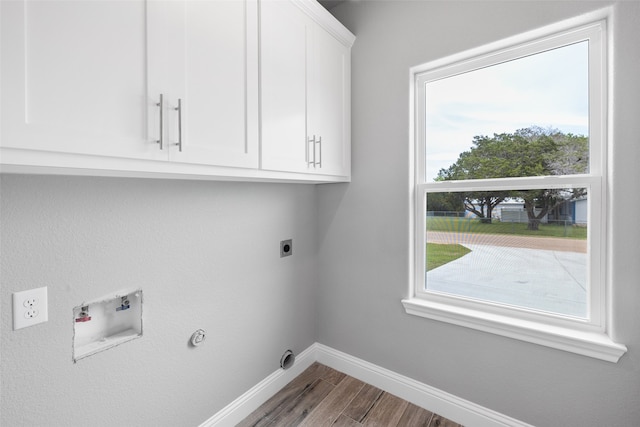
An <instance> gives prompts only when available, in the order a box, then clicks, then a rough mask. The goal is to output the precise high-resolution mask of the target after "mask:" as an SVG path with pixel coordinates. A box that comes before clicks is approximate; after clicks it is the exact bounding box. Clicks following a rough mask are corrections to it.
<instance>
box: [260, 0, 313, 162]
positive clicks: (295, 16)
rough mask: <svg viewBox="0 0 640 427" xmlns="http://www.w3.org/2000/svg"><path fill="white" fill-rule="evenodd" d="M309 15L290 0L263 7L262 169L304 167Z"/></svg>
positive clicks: (305, 155) (305, 157) (268, 2)
mask: <svg viewBox="0 0 640 427" xmlns="http://www.w3.org/2000/svg"><path fill="white" fill-rule="evenodd" d="M307 31H308V21H307V18H306V17H305V16H304V15H303V14H302V13H301V12H300V10H299V9H298V8H297V7H296V6H295V5H293V4H291V3H289V2H282V1H279V2H276V1H265V2H263V3H262V8H261V95H262V96H261V107H262V109H261V112H262V120H261V124H262V140H261V143H262V168H263V169H269V170H281V171H291V172H307V171H308V166H307V162H306V160H305V159H307V155H308V153H307V149H308V148H307V136H306V135H307V133H306V105H307V99H306V97H307V93H306V65H307V64H306V50H307Z"/></svg>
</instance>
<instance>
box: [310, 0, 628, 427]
mask: <svg viewBox="0 0 640 427" xmlns="http://www.w3.org/2000/svg"><path fill="white" fill-rule="evenodd" d="M606 4H611V2H609V3H600V2H591V1H588V2H586V1H585V2H577V1H565V2H554V1H539V2H526V1H511V2H504V1H495V2H492V1H468V2H454V1H407V2H403V1H359V2H347V3H346V4H343V5H341V6H338V7H337V8H335V9H333V10H332V13H333V14H334V15H336V16H337V17H338V19H340V20H341V21H342V22H343V23H344V24H345V25H346V26H347V27H348V28H349V29H350V30H351V31H352V32H353V33H354V34H355V35H356V36H357V39H356V42H355V45H354V47H353V56H352V70H353V74H352V76H353V77H352V99H353V103H352V142H353V182H352V183H351V184H349V185H332V186H322V187H321V188H320V189H319V194H318V196H319V202H318V206H319V209H320V211H319V221H320V227H319V239H320V247H319V267H318V271H319V275H320V287H319V295H318V303H319V310H318V311H319V316H320V317H319V330H318V334H319V341H320V342H321V343H323V344H325V345H328V346H331V347H333V348H336V349H338V350H341V351H344V352H346V353H349V354H351V355H354V356H357V357H360V358H363V359H365V360H367V361H369V362H372V363H375V364H378V365H381V366H383V367H385V368H388V369H391V370H393V371H396V372H399V373H401V374H404V375H407V376H409V377H412V378H415V379H417V380H419V381H422V382H424V383H426V384H429V385H431V386H434V387H437V388H440V389H442V390H445V391H447V392H450V393H453V394H455V395H457V396H460V397H462V398H465V399H468V400H470V401H472V402H476V403H478V404H480V405H483V406H486V407H488V408H491V409H494V410H497V411H499V412H502V413H504V414H507V415H510V416H512V417H515V418H517V419H521V420H523V421H525V422H529V423H531V424H534V425H537V426H563V427H566V426H603V425H610V426H620V427H631V426H637V425H640V353H639V352H638V347H639V346H640V310H639V309H638V305H639V303H640V279H639V277H640V263H638V256H639V255H640V246H639V243H638V242H640V226H639V225H638V224H639V222H638V217H637V216H634V215H632V213H633V212H638V209H640V198H638V197H636V196H634V195H637V184H638V182H640V168H638V164H640V136H639V135H640V120H638V118H639V117H640V79H639V78H638V75H639V70H640V48H639V47H638V46H639V43H640V2H638V1H621V2H618V3H615V5H616V6H615V7H616V12H617V13H616V22H615V24H616V27H615V28H616V30H615V49H614V52H613V54H614V56H615V92H614V94H613V107H614V110H613V112H614V114H615V122H614V129H613V131H614V138H615V143H614V146H613V150H612V159H611V160H612V165H613V171H614V179H613V180H612V182H611V186H612V188H613V190H614V195H615V199H613V200H611V204H612V205H614V206H617V208H616V209H614V210H613V211H612V215H613V221H612V223H613V226H612V229H611V236H612V237H613V246H612V249H613V251H612V256H613V263H612V267H613V272H612V275H613V279H614V282H615V289H616V293H615V295H614V301H613V305H614V308H615V315H614V320H615V338H616V339H617V340H619V341H620V342H623V343H625V344H626V345H627V346H628V348H629V352H628V353H627V354H626V355H625V356H623V358H622V359H621V360H620V362H619V363H617V364H612V363H608V362H603V361H600V360H594V359H590V358H587V357H583V356H578V355H575V354H572V353H567V352H562V351H559V350H553V349H550V348H546V347H541V346H537V345H533V344H529V343H525V342H520V341H516V340H513V339H509V338H503V337H498V336H494V335H491V334H487V333H482V332H477V331H474V330H470V329H466V328H462V327H457V326H453V325H449V324H445V323H440V322H437V321H431V320H427V319H424V318H419V317H415V316H410V315H407V314H405V313H404V311H403V308H402V305H401V304H400V300H401V299H402V298H404V297H406V296H407V293H408V276H409V272H408V257H409V246H408V242H407V237H406V236H407V232H408V227H409V225H408V217H409V211H408V206H409V204H408V201H409V196H410V195H409V191H408V184H407V183H408V180H409V173H408V158H409V156H408V150H409V147H408V139H409V132H410V129H409V127H408V123H409V117H408V114H409V68H410V67H411V66H414V65H418V64H421V63H425V62H428V61H430V60H434V59H437V58H440V57H444V56H447V55H450V54H454V53H457V52H460V51H464V50H466V49H470V48H473V47H477V46H481V45H483V44H485V43H489V42H492V41H496V40H499V39H502V38H505V37H508V36H511V35H514V34H517V33H519V32H522V31H526V30H530V29H534V28H537V27H540V26H544V25H546V24H549V23H552V22H555V21H558V20H562V19H566V18H569V17H572V16H576V15H579V14H581V13H583V12H586V11H590V10H595V9H597V8H599V7H602V6H603V5H606ZM622 207H623V208H622Z"/></svg>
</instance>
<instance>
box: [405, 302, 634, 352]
mask: <svg viewBox="0 0 640 427" xmlns="http://www.w3.org/2000/svg"><path fill="white" fill-rule="evenodd" d="M402 304H403V305H404V308H405V311H406V312H407V313H408V314H413V315H416V316H421V317H426V318H429V319H433V320H438V321H442V322H447V323H452V324H454V325H458V326H464V327H467V328H471V329H475V330H478V331H483V332H489V333H492V334H496V335H501V336H503V337H509V338H514V339H518V340H522V341H526V342H530V343H534V344H539V345H544V346H546V347H551V348H555V349H558V350H564V351H568V352H571V353H576V354H581V355H583V356H588V357H593V358H595V359H600V360H606V361H607V362H613V363H616V362H618V360H620V357H622V355H623V354H624V353H626V352H627V347H626V346H624V345H622V344H618V343H615V342H613V340H611V338H610V337H609V336H608V335H607V334H605V333H602V332H597V331H579V330H576V329H575V328H567V327H562V326H556V325H551V324H546V323H541V322H535V321H529V320H526V319H519V318H516V317H512V316H504V315H500V314H496V313H489V312H488V311H486V310H483V311H479V310H473V309H470V308H464V307H461V306H458V305H455V306H453V305H449V304H446V303H438V302H434V301H427V300H425V299H418V298H412V299H406V300H403V301H402Z"/></svg>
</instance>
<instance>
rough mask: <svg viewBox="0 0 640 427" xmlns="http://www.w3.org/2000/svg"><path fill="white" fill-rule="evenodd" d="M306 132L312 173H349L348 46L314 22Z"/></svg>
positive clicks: (349, 90) (349, 74) (309, 68)
mask: <svg viewBox="0 0 640 427" xmlns="http://www.w3.org/2000/svg"><path fill="white" fill-rule="evenodd" d="M311 52H313V54H312V55H310V56H309V58H308V59H309V67H308V75H309V84H308V101H309V102H308V105H307V129H308V130H307V133H308V134H310V135H311V138H312V143H313V147H311V148H310V150H311V152H310V153H311V154H310V156H311V160H312V161H313V163H314V164H315V171H316V173H322V174H330V175H345V176H348V175H350V167H351V144H350V138H351V136H350V131H351V127H350V93H351V89H350V83H351V82H350V76H351V72H350V62H351V61H350V58H351V55H350V48H349V47H347V46H345V45H344V44H342V43H341V42H339V41H338V40H337V39H336V38H335V37H334V36H332V35H331V34H329V33H328V32H327V31H325V30H323V29H322V28H320V27H318V26H316V27H315V31H314V32H313V34H312V38H311Z"/></svg>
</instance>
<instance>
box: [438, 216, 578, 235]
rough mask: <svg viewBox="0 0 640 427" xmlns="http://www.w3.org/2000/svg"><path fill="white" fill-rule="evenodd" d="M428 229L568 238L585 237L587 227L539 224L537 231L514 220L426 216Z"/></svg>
mask: <svg viewBox="0 0 640 427" xmlns="http://www.w3.org/2000/svg"><path fill="white" fill-rule="evenodd" d="M427 230H428V231H449V232H465V233H484V234H515V235H519V236H539V237H566V238H569V239H586V238H587V227H576V226H574V225H571V224H568V225H566V226H565V225H562V224H560V225H556V224H540V229H539V230H537V231H532V230H527V224H523V223H516V222H500V221H498V220H494V221H493V222H492V223H491V224H483V223H481V222H480V220H479V219H478V218H449V217H427Z"/></svg>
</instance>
